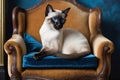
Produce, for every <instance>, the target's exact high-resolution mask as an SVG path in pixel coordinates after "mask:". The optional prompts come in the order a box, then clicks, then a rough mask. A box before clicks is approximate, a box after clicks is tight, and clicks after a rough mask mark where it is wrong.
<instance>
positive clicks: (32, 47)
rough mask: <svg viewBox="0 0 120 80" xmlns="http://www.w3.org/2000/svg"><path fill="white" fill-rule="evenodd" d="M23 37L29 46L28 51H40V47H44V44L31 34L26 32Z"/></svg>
mask: <svg viewBox="0 0 120 80" xmlns="http://www.w3.org/2000/svg"><path fill="white" fill-rule="evenodd" d="M23 38H24V41H25V44H26V47H27V53H30V52H34V51H40V49H41V48H42V44H41V43H40V42H38V41H37V40H36V39H35V38H33V37H32V36H31V35H29V34H27V33H24V37H23Z"/></svg>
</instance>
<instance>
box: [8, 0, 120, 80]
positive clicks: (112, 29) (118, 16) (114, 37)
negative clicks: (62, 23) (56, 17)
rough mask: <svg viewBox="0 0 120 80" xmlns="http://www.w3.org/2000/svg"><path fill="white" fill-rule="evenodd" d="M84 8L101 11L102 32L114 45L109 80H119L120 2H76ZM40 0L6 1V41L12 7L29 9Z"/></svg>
mask: <svg viewBox="0 0 120 80" xmlns="http://www.w3.org/2000/svg"><path fill="white" fill-rule="evenodd" d="M76 1H77V2H78V3H80V4H83V5H84V6H86V7H89V8H94V7H99V8H100V9H101V10H102V25H101V28H102V32H103V35H104V36H106V37H107V38H109V39H110V40H111V41H113V42H114V44H115V51H114V53H113V54H112V67H111V76H110V80H120V76H119V75H120V52H119V50H120V9H119V8H120V1H119V0H76ZM39 2H41V0H6V14H7V17H6V36H7V37H6V39H8V38H10V37H11V36H10V35H11V34H12V21H11V15H12V14H11V12H12V9H13V7H15V6H20V7H22V8H30V7H32V6H34V5H35V4H37V3H39Z"/></svg>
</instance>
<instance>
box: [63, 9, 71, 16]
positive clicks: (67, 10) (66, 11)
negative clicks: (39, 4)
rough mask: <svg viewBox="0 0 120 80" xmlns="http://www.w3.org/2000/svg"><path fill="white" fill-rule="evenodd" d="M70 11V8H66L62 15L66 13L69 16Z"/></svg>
mask: <svg viewBox="0 0 120 80" xmlns="http://www.w3.org/2000/svg"><path fill="white" fill-rule="evenodd" d="M69 10H70V8H66V9H65V10H62V13H64V14H65V15H66V16H67V14H68V12H69Z"/></svg>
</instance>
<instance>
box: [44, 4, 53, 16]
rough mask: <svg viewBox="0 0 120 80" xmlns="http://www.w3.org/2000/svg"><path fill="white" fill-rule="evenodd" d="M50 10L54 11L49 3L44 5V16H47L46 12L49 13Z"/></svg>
mask: <svg viewBox="0 0 120 80" xmlns="http://www.w3.org/2000/svg"><path fill="white" fill-rule="evenodd" d="M50 12H55V11H54V9H53V7H52V6H51V5H50V4H48V5H47V7H46V11H45V16H48V13H50Z"/></svg>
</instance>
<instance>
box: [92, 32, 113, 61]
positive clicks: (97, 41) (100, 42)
mask: <svg viewBox="0 0 120 80" xmlns="http://www.w3.org/2000/svg"><path fill="white" fill-rule="evenodd" d="M92 46H93V52H94V54H95V56H96V57H97V58H99V59H100V58H101V56H102V55H101V54H100V53H102V52H103V48H104V47H108V48H109V50H108V53H109V54H111V53H113V51H114V44H113V43H112V41H110V40H109V39H107V38H106V37H104V36H103V35H102V34H98V35H96V37H95V38H94V39H93V40H92Z"/></svg>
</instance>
